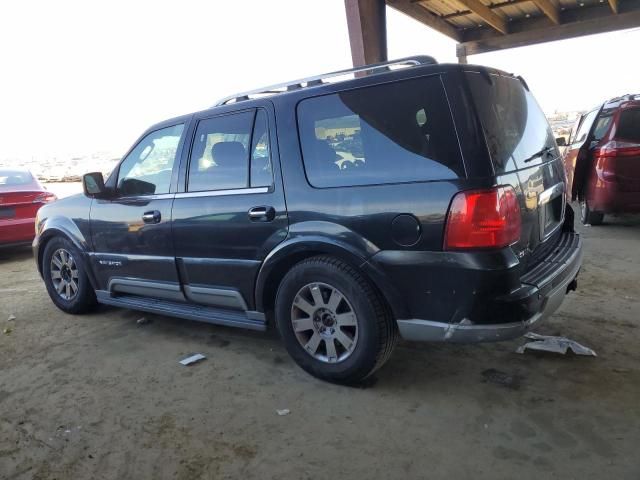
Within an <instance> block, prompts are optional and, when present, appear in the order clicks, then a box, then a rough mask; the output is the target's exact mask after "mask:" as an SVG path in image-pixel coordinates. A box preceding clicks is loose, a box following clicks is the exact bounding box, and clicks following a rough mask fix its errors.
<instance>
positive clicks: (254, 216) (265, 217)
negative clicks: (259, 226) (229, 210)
mask: <svg viewBox="0 0 640 480" xmlns="http://www.w3.org/2000/svg"><path fill="white" fill-rule="evenodd" d="M275 217H276V209H275V208H273V207H264V206H262V207H253V208H250V209H249V220H251V221H252V222H270V221H271V220H273V219H274V218H275Z"/></svg>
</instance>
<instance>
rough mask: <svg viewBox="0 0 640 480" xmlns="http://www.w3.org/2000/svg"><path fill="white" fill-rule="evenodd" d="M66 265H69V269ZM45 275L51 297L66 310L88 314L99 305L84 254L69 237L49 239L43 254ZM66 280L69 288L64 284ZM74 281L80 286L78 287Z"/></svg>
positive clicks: (57, 305)
mask: <svg viewBox="0 0 640 480" xmlns="http://www.w3.org/2000/svg"><path fill="white" fill-rule="evenodd" d="M65 252H66V255H65ZM65 261H66V263H65ZM60 263H62V267H60V266H59V264H60ZM65 267H68V272H67V271H66V269H65ZM73 267H75V268H73ZM52 272H53V274H52ZM42 276H43V278H44V283H45V285H46V287H47V292H48V293H49V297H50V298H51V300H52V301H53V303H54V304H55V305H56V307H58V308H59V309H60V310H62V311H63V312H66V313H71V314H77V313H86V312H89V311H91V310H92V309H94V308H95V306H96V305H97V303H98V302H97V300H96V293H95V291H94V290H93V287H92V286H91V283H90V282H89V278H88V277H87V272H86V267H85V264H84V261H83V258H82V255H81V254H80V252H79V251H78V249H77V248H76V247H75V246H74V245H73V244H72V243H71V242H70V241H69V240H67V239H66V238H63V237H55V238H53V239H51V240H50V241H49V242H47V245H46V246H45V249H44V254H43V255H42ZM54 277H55V278H54ZM63 277H64V278H63ZM65 278H66V280H65ZM63 282H66V283H65V285H69V287H68V288H66V287H65V285H62V284H63ZM73 284H75V285H76V288H75V290H74V288H73ZM61 285H62V289H61V291H59V290H60V286H61Z"/></svg>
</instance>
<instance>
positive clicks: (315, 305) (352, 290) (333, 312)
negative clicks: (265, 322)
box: [276, 257, 398, 383]
mask: <svg viewBox="0 0 640 480" xmlns="http://www.w3.org/2000/svg"><path fill="white" fill-rule="evenodd" d="M276 323H277V327H278V331H279V332H280V335H281V337H282V338H283V341H284V344H285V347H286V349H287V351H288V352H289V354H290V355H291V357H292V358H293V359H294V360H295V361H296V363H298V365H300V367H302V368H303V369H304V370H306V371H307V372H308V373H310V374H311V375H314V376H316V377H318V378H321V379H323V380H327V381H330V382H335V383H357V382H360V381H362V380H364V379H366V378H367V377H368V376H370V375H371V374H372V373H373V372H375V371H376V370H377V369H378V368H380V367H381V366H382V365H383V364H384V363H385V362H386V361H387V359H388V358H389V356H390V355H391V352H392V350H393V347H394V346H395V344H396V341H397V336H398V333H397V328H396V325H395V322H394V320H393V318H392V317H391V315H390V313H389V311H388V309H387V308H386V306H385V304H384V302H383V301H382V299H381V298H380V295H379V294H378V293H377V292H376V291H375V290H374V288H373V287H372V285H371V284H370V283H369V282H368V281H367V279H365V278H364V277H363V276H362V275H361V274H360V273H359V272H358V271H357V270H355V269H354V268H353V267H351V266H350V265H348V264H346V263H344V262H342V261H340V260H338V259H335V258H332V257H313V258H310V259H307V260H304V261H302V262H301V263H299V264H297V265H296V266H294V267H293V268H292V269H291V270H290V271H289V273H288V274H287V275H286V276H285V278H284V279H283V280H282V283H281V284H280V287H279V289H278V294H277V298H276Z"/></svg>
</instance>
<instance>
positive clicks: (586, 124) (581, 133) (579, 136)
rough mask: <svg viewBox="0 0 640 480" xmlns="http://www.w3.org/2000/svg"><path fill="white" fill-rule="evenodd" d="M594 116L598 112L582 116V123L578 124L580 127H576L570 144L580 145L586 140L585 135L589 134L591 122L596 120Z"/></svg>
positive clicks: (594, 111)
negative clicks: (576, 129)
mask: <svg viewBox="0 0 640 480" xmlns="http://www.w3.org/2000/svg"><path fill="white" fill-rule="evenodd" d="M596 115H598V111H597V110H593V111H592V112H589V113H587V114H586V115H585V116H584V118H583V119H582V122H581V123H580V126H579V127H578V131H577V133H576V135H575V137H574V138H573V141H572V142H571V143H572V144H573V143H582V142H584V141H585V140H586V139H587V135H588V134H589V130H591V126H592V125H593V121H594V120H595V119H596Z"/></svg>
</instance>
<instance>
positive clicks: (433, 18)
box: [387, 0, 462, 42]
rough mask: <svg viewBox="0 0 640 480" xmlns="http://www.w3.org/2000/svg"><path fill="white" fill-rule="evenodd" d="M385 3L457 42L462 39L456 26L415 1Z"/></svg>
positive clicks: (389, 0)
mask: <svg viewBox="0 0 640 480" xmlns="http://www.w3.org/2000/svg"><path fill="white" fill-rule="evenodd" d="M387 5H389V6H390V7H391V8H393V9H395V10H398V11H399V12H402V13H404V14H406V15H408V16H410V17H411V18H413V19H414V20H417V21H419V22H421V23H423V24H425V25H426V26H428V27H431V28H433V29H434V30H436V31H438V32H440V33H442V34H443V35H446V36H447V37H450V38H453V39H454V40H456V41H457V42H460V41H462V34H461V33H460V32H459V31H458V29H457V28H456V27H454V26H453V25H451V24H450V23H449V22H447V21H445V20H443V19H442V18H441V17H439V16H437V15H434V14H433V13H431V12H430V11H429V10H427V9H426V8H425V7H423V6H422V5H420V4H419V3H417V2H414V1H412V0H387Z"/></svg>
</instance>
